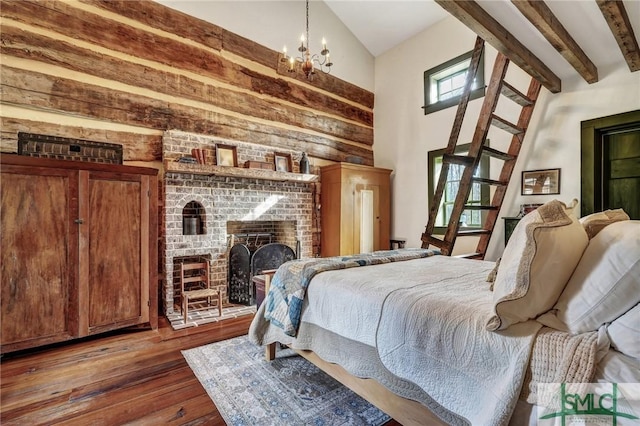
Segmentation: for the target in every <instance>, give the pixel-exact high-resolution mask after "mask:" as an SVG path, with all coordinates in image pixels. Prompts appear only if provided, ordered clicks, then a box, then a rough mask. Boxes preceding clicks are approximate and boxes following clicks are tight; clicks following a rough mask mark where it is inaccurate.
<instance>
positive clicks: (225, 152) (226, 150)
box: [216, 145, 238, 167]
mask: <svg viewBox="0 0 640 426" xmlns="http://www.w3.org/2000/svg"><path fill="white" fill-rule="evenodd" d="M216 165H218V166H231V167H238V153H237V152H236V147H235V146H230V145H216Z"/></svg>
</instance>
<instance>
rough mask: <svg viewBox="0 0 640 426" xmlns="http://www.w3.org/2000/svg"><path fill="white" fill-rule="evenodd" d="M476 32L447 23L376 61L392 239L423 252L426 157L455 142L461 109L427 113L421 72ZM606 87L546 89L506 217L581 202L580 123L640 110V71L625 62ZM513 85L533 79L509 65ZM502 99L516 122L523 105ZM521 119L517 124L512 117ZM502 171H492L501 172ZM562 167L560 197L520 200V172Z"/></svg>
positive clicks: (576, 82) (573, 84) (379, 146)
mask: <svg viewBox="0 0 640 426" xmlns="http://www.w3.org/2000/svg"><path fill="white" fill-rule="evenodd" d="M474 41H475V34H473V33H472V32H471V31H470V30H469V29H467V28H466V27H465V26H463V25H462V24H461V23H459V22H458V21H457V20H456V19H455V18H453V17H450V18H446V19H444V20H443V21H441V22H439V23H438V24H436V25H434V26H433V27H431V28H430V29H428V30H426V31H424V32H423V33H421V34H419V35H417V36H415V37H413V38H412V39H410V40H408V41H406V42H404V43H403V44H401V45H399V46H397V47H395V48H394V49H391V50H389V51H388V52H386V53H384V54H382V55H380V56H378V57H377V58H376V62H375V74H376V81H375V95H376V98H375V117H374V119H375V121H374V129H375V143H374V158H375V164H376V166H379V167H386V168H390V169H393V170H394V173H393V174H392V230H391V232H392V235H394V236H397V237H404V238H406V239H407V246H408V247H419V246H420V244H421V242H420V236H421V235H422V232H423V231H424V228H425V225H426V224H427V220H428V207H429V201H428V199H427V152H428V151H430V150H433V149H439V148H444V147H445V146H446V144H447V141H448V139H449V134H450V132H451V127H452V124H453V119H454V117H455V113H456V108H455V107H453V108H448V109H446V110H444V111H438V112H436V113H433V114H428V115H424V113H423V110H422V109H421V106H422V105H423V98H424V95H423V73H424V71H425V70H427V69H429V68H431V67H433V66H436V65H438V64H440V63H442V62H445V61H447V60H449V59H451V58H453V57H455V56H457V55H460V54H462V53H464V52H467V51H469V50H471V49H472V48H473V45H474ZM495 56H496V51H495V50H494V49H493V48H491V47H490V46H487V51H486V54H485V81H486V82H488V81H489V79H490V76H491V70H492V67H493V62H494V60H495ZM598 71H599V75H600V81H599V82H597V83H595V84H591V85H589V84H587V83H586V82H584V80H581V79H580V78H579V77H576V78H574V79H571V80H570V81H567V80H564V81H563V82H562V84H563V87H562V92H561V93H558V94H551V93H550V92H549V91H547V90H546V89H545V88H543V89H542V92H541V95H540V97H539V100H538V104H537V105H536V109H535V111H534V113H533V117H532V120H531V122H530V125H529V126H530V127H529V131H528V133H527V135H526V137H525V141H524V146H523V149H522V151H521V155H520V157H519V159H518V162H517V165H516V169H515V171H514V177H513V178H512V185H511V186H510V188H509V190H508V191H507V195H506V198H505V201H504V204H503V208H502V211H501V213H500V216H514V215H516V214H517V213H518V211H519V205H520V204H523V203H543V202H546V201H549V200H551V199H553V198H557V199H559V200H561V201H565V202H569V201H570V200H571V199H572V198H579V197H580V122H581V121H584V120H590V119H593V118H598V117H603V116H608V115H613V114H618V113H622V112H626V111H631V110H636V109H638V108H640V72H635V73H631V72H629V69H628V68H627V67H626V64H625V63H624V62H622V61H621V65H620V66H619V67H617V68H612V69H599V70H598ZM507 81H509V82H510V83H512V84H513V85H514V86H516V87H517V88H518V89H520V90H521V91H524V92H526V89H527V86H528V81H529V77H528V75H526V74H525V73H524V72H522V71H521V70H519V69H518V68H517V67H516V66H515V65H511V66H510V68H509V73H508V75H507ZM502 102H503V101H501V103H500V104H499V108H498V110H497V111H498V114H499V115H501V116H504V117H505V118H508V119H509V118H511V119H513V120H514V121H515V120H516V119H517V114H518V113H519V111H520V108H519V107H515V106H509V105H508V104H505V105H504V107H503V103H502ZM481 105H482V99H477V100H474V101H471V102H470V103H469V107H468V109H467V114H466V119H465V122H464V124H463V128H462V132H461V135H460V140H461V141H466V142H468V141H470V140H471V136H472V134H473V128H474V126H475V121H476V120H477V115H478V112H479V110H480V107H481ZM513 117H515V118H513ZM500 132H501V131H500V130H497V129H495V130H491V131H490V133H489V139H490V140H491V145H492V146H501V144H504V143H508V141H506V142H505V139H504V138H503V137H502V135H500ZM498 168H499V167H493V171H496V170H497V169H498ZM541 168H560V169H561V193H560V194H559V195H555V196H524V197H523V196H520V189H519V184H520V173H521V171H522V170H533V169H541ZM503 232H504V229H503V224H502V221H499V222H498V223H497V226H496V228H495V230H494V237H493V238H492V242H491V244H490V246H489V249H488V252H487V259H490V260H493V259H496V258H497V257H499V256H500V255H501V253H502V251H503V250H504V243H503V241H504V239H503V235H504V234H503ZM475 241H476V240H475V239H472V238H465V239H458V243H457V244H456V250H455V253H460V252H469V251H473V250H474V249H475V244H476V243H475Z"/></svg>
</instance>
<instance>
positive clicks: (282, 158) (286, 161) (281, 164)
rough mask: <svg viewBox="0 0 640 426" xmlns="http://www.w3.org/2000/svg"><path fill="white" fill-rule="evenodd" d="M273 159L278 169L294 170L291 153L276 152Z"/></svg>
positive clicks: (283, 170)
mask: <svg viewBox="0 0 640 426" xmlns="http://www.w3.org/2000/svg"><path fill="white" fill-rule="evenodd" d="M273 161H274V162H275V164H276V171H279V172H291V171H292V170H293V167H292V165H291V154H284V153H282V152H276V153H274V157H273Z"/></svg>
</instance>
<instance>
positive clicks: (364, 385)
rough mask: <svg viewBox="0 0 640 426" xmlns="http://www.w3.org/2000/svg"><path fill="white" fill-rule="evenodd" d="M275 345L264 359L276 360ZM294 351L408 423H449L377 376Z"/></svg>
mask: <svg viewBox="0 0 640 426" xmlns="http://www.w3.org/2000/svg"><path fill="white" fill-rule="evenodd" d="M265 272H267V273H265V274H264V288H265V294H268V293H269V285H270V283H271V277H272V276H273V274H274V273H275V270H274V271H265ZM276 345H277V343H271V344H268V345H266V349H265V358H266V360H267V361H273V360H274V359H275V357H276ZM294 350H295V352H296V353H298V354H299V355H300V356H302V357H304V358H305V359H306V360H308V361H309V362H311V363H312V364H314V365H315V366H316V367H318V368H319V369H321V370H322V371H324V372H325V373H327V374H328V375H330V376H331V377H333V378H334V379H336V380H337V381H338V382H340V383H342V384H343V385H345V386H346V387H348V388H349V389H351V390H352V391H354V392H355V393H357V394H358V395H360V396H361V397H362V398H364V399H366V400H367V401H369V402H370V403H371V404H373V405H375V406H376V407H378V408H379V409H380V410H382V411H384V412H385V413H387V414H388V415H389V416H391V417H392V418H393V419H394V420H396V421H398V422H399V423H401V424H403V425H405V426H414V425H415V426H425V425H446V423H444V422H443V421H442V420H440V419H439V418H438V417H437V416H436V415H435V414H433V413H432V412H431V411H430V410H429V409H428V408H427V407H425V406H424V405H422V404H420V403H419V402H417V401H413V400H411V399H407V398H403V397H401V396H398V395H396V394H395V393H393V392H391V391H390V390H388V389H387V388H385V387H384V386H383V385H381V384H380V383H378V382H377V381H376V380H374V379H363V378H360V377H356V376H354V375H352V374H350V373H349V372H348V371H347V370H345V369H344V368H342V367H341V366H339V365H338V364H333V363H330V362H327V361H325V360H323V359H322V358H320V357H319V356H318V355H316V353H315V352H313V351H307V350H298V349H294Z"/></svg>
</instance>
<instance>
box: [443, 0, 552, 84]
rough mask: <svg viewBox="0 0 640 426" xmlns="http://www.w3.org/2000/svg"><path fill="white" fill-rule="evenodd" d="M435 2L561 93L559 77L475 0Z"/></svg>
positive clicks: (525, 69)
mask: <svg viewBox="0 0 640 426" xmlns="http://www.w3.org/2000/svg"><path fill="white" fill-rule="evenodd" d="M435 1H436V3H438V4H439V5H440V6H442V8H443V9H445V10H446V11H447V12H449V13H450V14H452V15H453V16H455V17H456V18H458V20H460V21H461V22H462V23H463V24H465V25H466V26H467V27H469V29H471V31H473V32H474V33H476V34H477V35H479V36H480V37H482V38H483V39H484V40H485V41H486V42H487V43H489V44H490V45H491V46H493V47H494V48H495V49H496V50H498V51H499V52H500V53H502V54H503V55H505V56H506V57H507V58H509V60H510V61H511V62H513V63H514V64H516V65H518V66H519V67H520V68H522V69H523V70H524V71H525V72H527V73H528V74H529V75H531V76H532V77H533V78H535V79H536V80H538V81H539V82H540V83H541V84H542V85H543V86H544V87H546V88H547V89H549V91H551V92H552V93H558V92H560V90H561V87H562V85H561V81H560V78H559V77H558V76H557V75H555V74H554V73H553V71H551V70H550V69H549V67H547V66H546V65H545V64H544V63H543V62H542V61H541V60H540V59H538V57H536V56H535V55H534V54H533V53H531V51H529V49H527V48H526V47H524V45H523V44H522V43H520V42H519V41H518V40H517V39H516V38H515V37H514V36H513V35H512V34H511V33H509V31H507V30H506V28H504V27H503V26H502V25H500V24H499V23H498V21H496V20H495V19H493V18H492V17H491V15H489V14H488V13H487V12H486V11H485V10H484V9H483V8H482V7H480V6H479V5H478V4H477V3H476V2H475V1H472V0H435Z"/></svg>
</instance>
